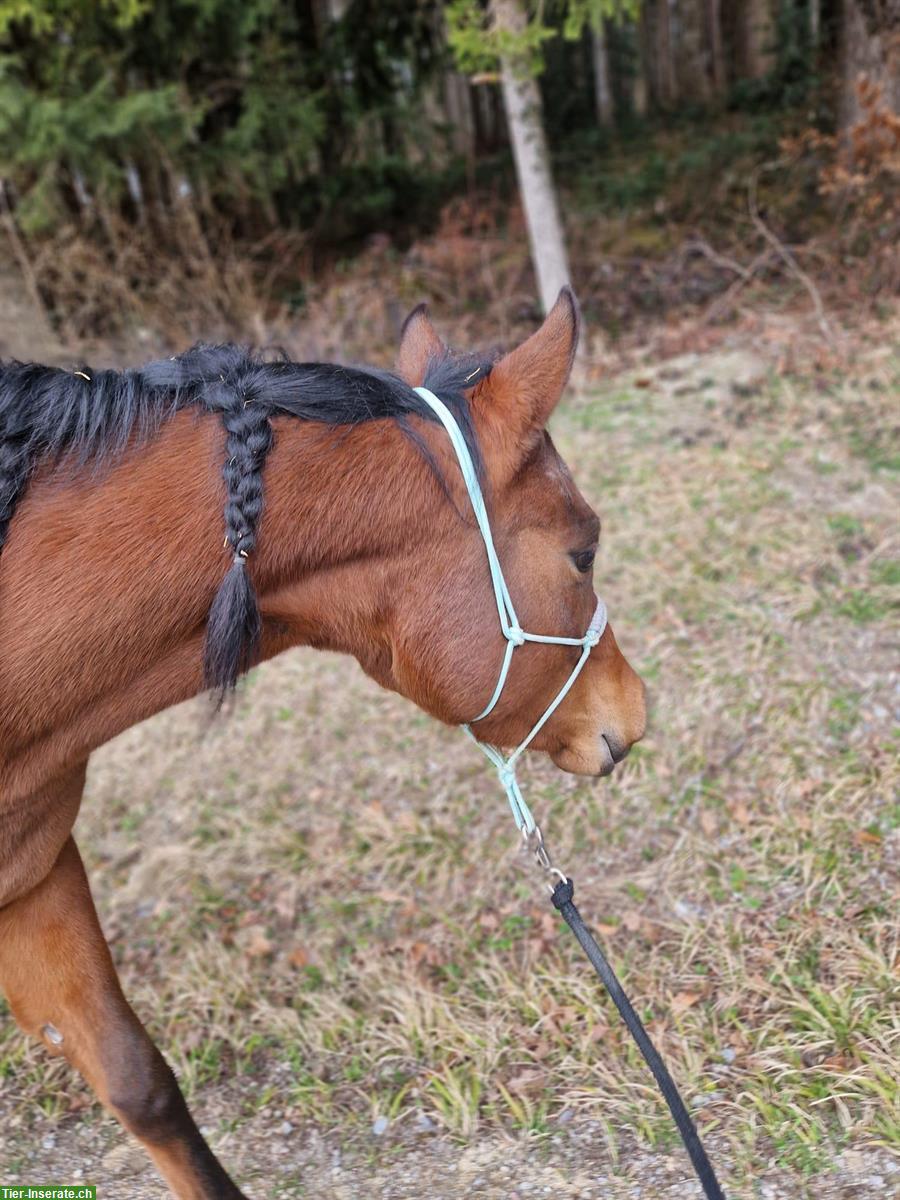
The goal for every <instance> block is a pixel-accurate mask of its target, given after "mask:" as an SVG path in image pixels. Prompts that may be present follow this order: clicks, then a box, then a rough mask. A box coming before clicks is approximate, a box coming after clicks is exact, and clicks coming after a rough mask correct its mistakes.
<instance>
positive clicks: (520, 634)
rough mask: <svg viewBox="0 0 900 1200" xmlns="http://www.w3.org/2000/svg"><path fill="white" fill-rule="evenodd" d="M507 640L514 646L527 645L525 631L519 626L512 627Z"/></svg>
mask: <svg viewBox="0 0 900 1200" xmlns="http://www.w3.org/2000/svg"><path fill="white" fill-rule="evenodd" d="M506 638H507V641H510V642H512V644H513V645H514V646H524V645H525V631H524V630H523V629H520V628H519V626H518V625H510V627H509V632H508V633H507V635H506Z"/></svg>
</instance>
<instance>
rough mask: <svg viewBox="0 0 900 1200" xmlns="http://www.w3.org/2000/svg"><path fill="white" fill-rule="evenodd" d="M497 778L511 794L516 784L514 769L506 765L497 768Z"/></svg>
mask: <svg viewBox="0 0 900 1200" xmlns="http://www.w3.org/2000/svg"><path fill="white" fill-rule="evenodd" d="M497 777H498V778H499V780H500V782H501V783H502V784H503V786H504V788H505V789H506V790H507V791H508V792H509V791H511V790H512V786H513V784H514V783H515V782H516V772H515V768H514V767H510V766H507V765H506V763H504V764H503V765H502V766H500V767H498V768H497Z"/></svg>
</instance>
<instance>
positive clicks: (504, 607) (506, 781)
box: [415, 387, 606, 835]
mask: <svg viewBox="0 0 900 1200" xmlns="http://www.w3.org/2000/svg"><path fill="white" fill-rule="evenodd" d="M415 391H416V392H417V393H418V395H419V396H421V397H422V399H423V400H424V401H425V403H426V404H427V405H428V406H429V408H431V409H432V411H433V412H434V414H435V416H436V417H437V418H438V420H439V421H440V422H441V424H442V425H443V426H444V428H445V429H446V430H447V433H448V434H449V435H450V441H451V443H452V445H453V449H454V450H455V451H456V457H457V458H458V460H459V468H460V471H461V472H462V477H463V482H464V483H465V485H466V490H467V491H468V493H469V499H470V500H471V502H472V511H473V512H474V513H475V520H476V522H477V524H478V528H479V530H480V531H481V537H482V540H483V541H484V548H485V550H486V551H487V560H488V567H489V568H490V572H491V585H492V587H493V589H494V599H495V601H496V604H497V615H498V616H499V617H500V629H501V630H502V632H503V636H504V637H505V638H506V650H505V652H504V655H503V662H502V664H501V666H500V675H499V678H498V679H497V686H496V687H495V688H494V694H493V695H492V696H491V698H490V700H489V701H488V703H487V706H486V707H485V708H484V709H482V711H481V712H480V713H479V714H478V716H477V717H473V718H472V721H471V722H470V723H469V724H465V725H463V726H462V727H461V728H462V729H463V730H464V731H465V733H466V734H468V736H469V737H470V738H471V739H472V741H473V742H474V743H475V745H476V746H477V747H478V748H479V750H481V751H482V753H483V754H485V755H486V756H487V758H488V759H489V760H490V761H491V762H492V763H493V764H494V766H495V767H496V768H497V775H498V777H499V779H500V783H501V784H502V785H503V790H504V791H505V792H506V797H507V799H508V800H509V806H510V808H511V809H512V815H513V819H514V820H515V822H516V825H517V826H518V828H519V830H520V831H521V832H522V833H523V834H524V835H528V834H532V833H534V832H535V830H536V829H537V825H536V824H535V820H534V817H533V816H532V815H531V809H530V808H529V807H528V805H527V804H526V803H525V799H524V797H523V795H522V791H521V789H520V787H519V783H518V780H517V779H516V766H517V764H518V761H519V758H520V756H521V755H522V752H523V751H524V750H526V749H527V748H528V746H529V745H530V744H531V742H532V741H533V740H534V739H535V738H536V737H537V735H538V734H539V733H540V731H541V730H542V729H543V728H544V726H545V725H546V723H547V722H548V721H549V720H550V718H551V716H552V715H553V714H554V713H555V712H556V710H557V708H559V706H560V704H562V702H563V700H564V699H565V698H566V696H567V695H568V694H569V691H570V690H571V688H572V685H573V684H574V683H575V680H576V679H577V678H578V676H579V675H580V674H581V671H582V668H583V667H584V664H585V663H586V662H587V660H588V656H589V655H590V653H591V650H592V649H593V648H594V646H596V645H597V643H598V642H599V641H600V639H601V638H602V637H603V633H604V630H605V629H606V605H605V604H604V603H603V601H602V600H601V599H600V598H599V597H598V598H597V607H596V608H595V609H594V615H593V617H592V618H591V623H590V625H589V626H588V627H587V632H586V633H585V635H584V637H580V638H570V637H551V636H549V635H548V634H543V633H526V632H525V630H524V629H522V627H521V625H520V624H519V619H518V617H517V616H516V610H515V608H514V607H513V602H512V598H511V597H510V594H509V588H508V587H507V586H506V580H505V579H504V577H503V569H502V567H501V566H500V559H499V558H498V557H497V551H496V549H495V548H494V539H493V537H492V535H491V525H490V521H489V520H488V514H487V507H486V506H485V503H484V495H483V494H482V491H481V484H480V483H479V482H478V475H477V473H476V471H475V464H474V463H473V462H472V455H471V454H470V453H469V447H468V446H467V445H466V439H465V438H464V437H463V435H462V430H461V429H460V427H459V425H458V424H457V422H456V419H455V417H454V416H453V414H452V413H451V412H450V410H449V409H448V408H447V406H446V404H444V402H443V401H442V400H439V399H438V398H437V396H435V394H434V393H433V392H430V391H429V390H428V388H424V387H417V388H415ZM526 642H544V643H548V644H550V645H555V646H581V655H580V657H579V659H578V662H577V663H576V664H575V668H574V670H573V671H572V673H571V675H570V676H569V678H568V679H567V680H566V682H565V683H564V684H563V685H562V687H561V688H560V689H559V691H558V692H557V694H556V698H555V699H554V700H553V701H552V702H551V703H550V704H549V705H548V707H547V708H546V709H545V710H544V713H543V716H541V717H540V718H539V719H538V721H537V723H536V724H535V725H534V726H533V727H532V730H531V732H530V733H529V734H528V736H527V737H526V738H525V740H524V741H523V742H520V744H519V745H518V746H517V747H516V748H515V750H513V752H512V754H510V755H509V757H508V758H504V757H503V754H502V753H501V752H500V751H499V750H498V749H497V747H496V746H491V745H489V744H488V743H487V742H481V741H479V740H478V738H477V737H476V736H475V734H474V733H473V732H472V728H471V727H472V725H474V724H475V722H476V721H480V720H482V719H483V718H484V717H486V716H487V715H488V713H490V712H492V711H493V710H494V708H495V707H496V705H497V701H498V700H499V699H500V696H501V695H502V693H503V688H504V686H505V684H506V678H507V676H508V675H509V667H510V663H511V662H512V656H513V652H514V650H515V649H516V647H517V646H524V644H525V643H526Z"/></svg>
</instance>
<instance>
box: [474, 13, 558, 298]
mask: <svg viewBox="0 0 900 1200" xmlns="http://www.w3.org/2000/svg"><path fill="white" fill-rule="evenodd" d="M491 10H492V13H493V18H494V21H495V23H496V25H497V28H498V29H503V30H508V31H509V32H510V33H512V34H520V33H522V31H523V30H524V29H525V27H526V24H527V17H526V15H525V11H524V9H523V8H522V7H521V4H520V3H519V0H492V4H491ZM501 68H502V81H503V103H504V106H505V108H506V120H507V123H508V125H509V135H510V139H511V140H512V146H513V157H514V158H515V163H516V174H517V176H518V180H519V191H520V193H521V196H522V206H523V208H524V209H525V224H526V225H527V227H528V241H529V244H530V246H531V258H532V262H533V263H534V269H535V273H536V275H537V281H538V289H539V291H540V295H541V304H542V306H543V309H544V312H549V310H550V309H551V308H552V307H553V303H554V301H555V300H556V297H557V294H558V293H559V289H560V288H561V287H563V286H565V285H566V284H567V283H568V282H569V263H568V258H567V256H566V247H565V241H564V239H563V229H562V222H561V221H560V218H559V209H558V208H557V204H556V192H555V190H554V186H553V177H552V175H551V173H550V155H549V153H548V150H547V139H546V136H545V134H544V123H543V112H542V107H541V93H540V90H539V88H538V85H537V80H535V79H534V77H533V76H532V75H531V74H530V73H529V72H528V68H527V66H526V65H525V64H523V62H522V61H521V58H520V57H519V56H517V55H515V54H514V53H511V54H508V55H506V56H504V58H503V59H502V62H501Z"/></svg>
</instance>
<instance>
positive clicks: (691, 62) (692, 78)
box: [670, 0, 713, 104]
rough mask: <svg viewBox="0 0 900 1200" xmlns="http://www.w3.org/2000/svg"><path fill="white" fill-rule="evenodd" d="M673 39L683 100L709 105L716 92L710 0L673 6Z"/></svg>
mask: <svg viewBox="0 0 900 1200" xmlns="http://www.w3.org/2000/svg"><path fill="white" fill-rule="evenodd" d="M673 9H674V11H673V12H672V13H671V23H670V37H671V45H672V54H671V57H672V58H673V60H674V63H675V82H676V87H677V91H678V95H679V96H680V97H681V99H682V100H687V101H694V102H696V103H698V104H706V103H708V101H709V98H710V95H711V93H712V91H713V87H712V64H711V54H710V41H709V33H708V30H707V22H706V16H707V14H706V0H701V2H699V3H698V2H697V0H690V3H685V0H681V2H680V3H679V4H676V5H674V6H673Z"/></svg>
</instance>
